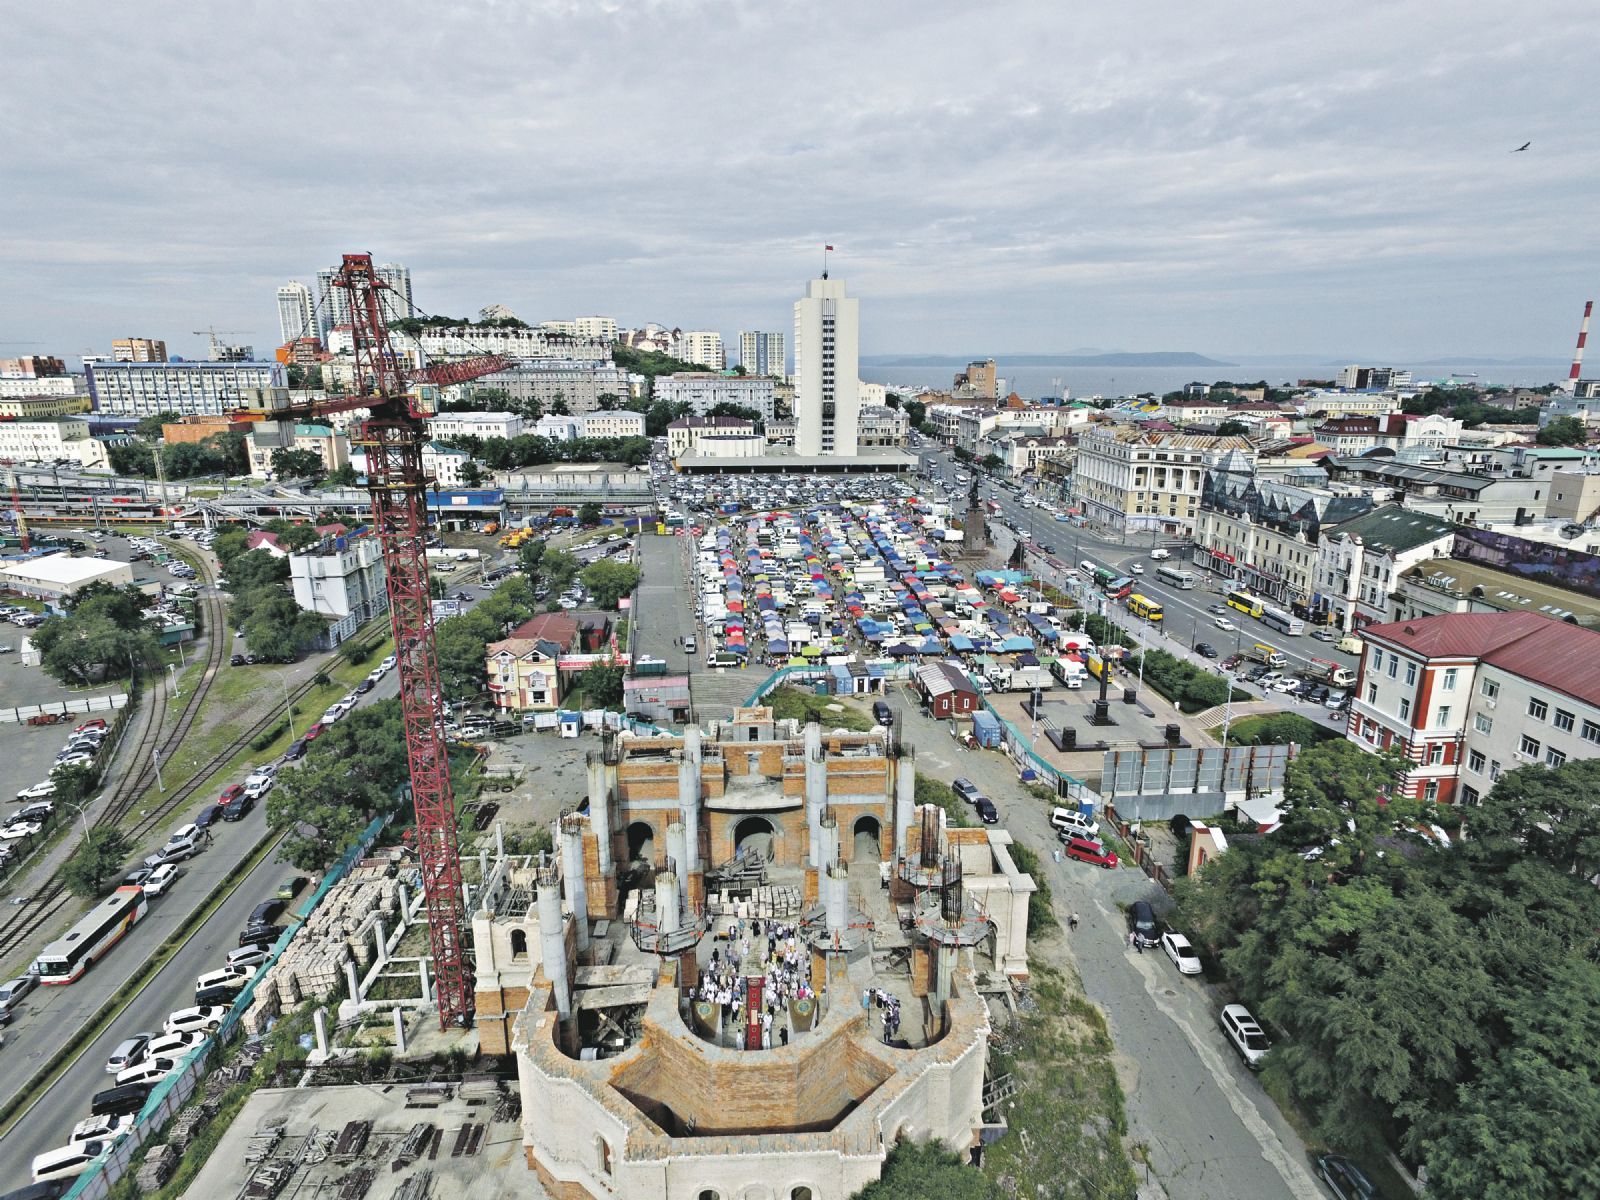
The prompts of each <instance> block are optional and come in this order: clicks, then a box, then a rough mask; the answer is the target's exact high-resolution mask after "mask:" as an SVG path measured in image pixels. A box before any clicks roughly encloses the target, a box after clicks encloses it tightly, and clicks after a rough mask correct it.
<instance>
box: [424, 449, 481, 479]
mask: <svg viewBox="0 0 1600 1200" xmlns="http://www.w3.org/2000/svg"><path fill="white" fill-rule="evenodd" d="M471 461H472V455H470V454H468V453H467V452H466V451H465V450H457V449H456V448H455V447H454V446H445V445H442V444H441V443H439V442H427V443H424V445H423V447H422V473H423V474H424V475H426V476H427V477H428V478H429V479H432V480H433V481H434V484H435V485H436V486H437V487H439V488H460V487H467V486H469V485H468V483H467V481H466V480H465V479H464V478H462V475H463V472H465V471H466V469H467V464H468V463H470V462H471Z"/></svg>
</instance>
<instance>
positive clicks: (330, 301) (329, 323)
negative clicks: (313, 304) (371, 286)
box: [317, 263, 411, 342]
mask: <svg viewBox="0 0 1600 1200" xmlns="http://www.w3.org/2000/svg"><path fill="white" fill-rule="evenodd" d="M374 272H375V273H376V274H377V276H378V278H379V279H381V280H383V282H384V283H387V284H388V285H389V287H388V288H387V289H386V290H384V291H381V292H379V293H378V295H379V296H380V297H381V298H382V303H383V318H384V320H385V321H388V322H390V323H393V322H395V321H398V320H399V319H400V318H401V317H409V316H411V268H409V267H405V266H402V265H401V264H399V263H379V264H378V266H377V267H375V268H374ZM338 274H339V268H337V267H329V268H328V269H327V270H325V271H318V272H317V298H318V300H319V301H320V305H319V307H318V308H317V325H318V329H319V332H320V333H321V335H322V340H323V341H324V342H326V341H327V340H328V333H329V332H330V331H331V330H333V329H335V328H337V327H338V326H340V325H348V324H350V294H349V293H348V292H346V291H345V290H344V289H343V288H337V287H334V286H333V280H334V277H335V276H336V275H338Z"/></svg>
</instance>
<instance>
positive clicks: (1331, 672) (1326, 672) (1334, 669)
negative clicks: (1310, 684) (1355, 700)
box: [1304, 658, 1356, 688]
mask: <svg viewBox="0 0 1600 1200" xmlns="http://www.w3.org/2000/svg"><path fill="white" fill-rule="evenodd" d="M1304 674H1305V677H1306V678H1307V679H1311V680H1315V681H1316V682H1317V683H1325V684H1327V685H1328V686H1329V687H1336V688H1348V687H1354V686H1355V682H1356V677H1355V673H1354V672H1353V671H1351V670H1350V668H1349V667H1341V666H1340V665H1339V664H1338V663H1336V662H1333V661H1331V660H1329V659H1326V658H1313V659H1312V660H1311V665H1310V666H1308V667H1307V668H1306V669H1305V671H1304Z"/></svg>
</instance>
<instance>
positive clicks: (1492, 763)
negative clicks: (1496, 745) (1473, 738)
mask: <svg viewBox="0 0 1600 1200" xmlns="http://www.w3.org/2000/svg"><path fill="white" fill-rule="evenodd" d="M1499 778H1500V760H1499V759H1498V758H1491V759H1490V760H1489V779H1490V781H1491V782H1493V781H1495V780H1498V779H1499Z"/></svg>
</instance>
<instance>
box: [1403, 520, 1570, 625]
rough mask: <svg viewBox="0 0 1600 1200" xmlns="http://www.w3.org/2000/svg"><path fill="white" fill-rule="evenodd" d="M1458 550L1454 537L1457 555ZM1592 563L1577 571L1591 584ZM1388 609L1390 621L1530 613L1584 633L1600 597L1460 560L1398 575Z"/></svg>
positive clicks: (1437, 560)
mask: <svg viewBox="0 0 1600 1200" xmlns="http://www.w3.org/2000/svg"><path fill="white" fill-rule="evenodd" d="M1474 532H1476V531H1474ZM1460 548H1461V535H1459V534H1458V535H1457V537H1456V549H1457V552H1458V553H1459V551H1460ZM1563 557H1565V556H1563ZM1572 557H1575V558H1576V557H1582V556H1577V555H1574V556H1572ZM1574 565H1575V566H1576V565H1578V564H1574ZM1596 565H1600V564H1597V563H1596V561H1595V560H1594V559H1593V558H1590V559H1589V561H1587V562H1584V563H1582V565H1581V567H1580V570H1582V571H1583V572H1584V573H1585V574H1586V575H1587V577H1588V578H1589V579H1591V580H1592V579H1593V578H1594V576H1593V575H1592V574H1589V572H1592V571H1593V569H1594V567H1595V566H1596ZM1389 608H1390V611H1389V618H1388V619H1389V620H1390V621H1411V620H1416V619H1418V618H1421V617H1437V616H1440V615H1443V614H1445V613H1464V612H1529V613H1535V614H1537V615H1539V616H1542V617H1545V618H1547V619H1549V620H1552V621H1566V622H1568V623H1569V624H1573V625H1582V626H1584V627H1586V628H1589V629H1593V628H1596V627H1597V626H1600V596H1595V595H1593V594H1591V593H1589V592H1582V591H1574V590H1573V589H1571V588H1565V587H1560V586H1557V585H1556V584H1554V583H1551V582H1548V581H1546V580H1540V579H1530V578H1529V577H1528V576H1526V575H1523V574H1521V573H1519V572H1515V571H1501V570H1496V569H1495V568H1494V567H1491V566H1486V565H1484V564H1483V563H1481V562H1471V561H1468V560H1466V559H1461V558H1430V559H1428V560H1427V561H1426V562H1423V563H1419V564H1418V565H1416V566H1414V567H1412V568H1411V569H1410V570H1408V571H1405V572H1403V573H1402V574H1401V576H1400V578H1399V580H1397V581H1396V584H1395V591H1394V595H1393V596H1391V597H1390V598H1389Z"/></svg>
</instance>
